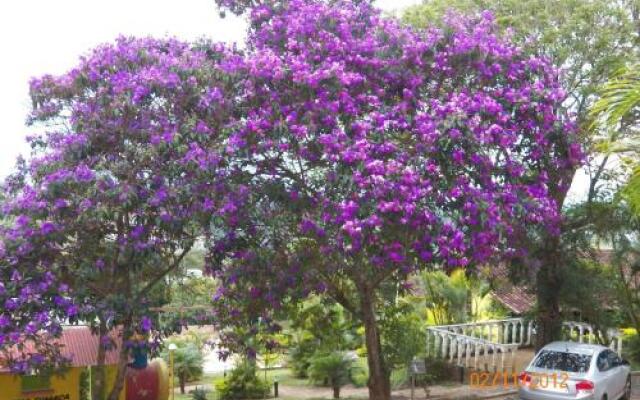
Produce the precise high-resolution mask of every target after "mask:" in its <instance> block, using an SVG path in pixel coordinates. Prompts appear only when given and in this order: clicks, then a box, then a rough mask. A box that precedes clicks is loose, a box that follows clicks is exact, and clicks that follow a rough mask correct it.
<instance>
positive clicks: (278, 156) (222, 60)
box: [0, 0, 579, 400]
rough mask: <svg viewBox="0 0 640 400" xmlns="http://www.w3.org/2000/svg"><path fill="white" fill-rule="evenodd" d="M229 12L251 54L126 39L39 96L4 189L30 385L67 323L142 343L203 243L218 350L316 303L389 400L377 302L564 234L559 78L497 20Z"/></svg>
mask: <svg viewBox="0 0 640 400" xmlns="http://www.w3.org/2000/svg"><path fill="white" fill-rule="evenodd" d="M223 3H224V4H222V6H223V7H226V8H228V9H230V10H231V11H232V12H236V13H241V12H245V11H248V14H249V18H250V21H251V28H250V31H249V39H248V43H247V46H246V51H245V52H244V53H238V52H235V51H229V50H225V49H224V48H223V47H221V46H212V45H207V44H200V45H196V46H191V45H187V44H184V43H180V42H178V41H175V40H152V39H142V40H133V39H119V40H118V41H117V42H116V43H115V44H114V45H106V46H102V47H100V48H98V49H96V50H95V51H94V52H93V53H91V54H90V55H89V56H88V57H86V58H84V59H82V60H81V62H80V64H79V66H78V67H77V68H75V69H74V70H72V71H70V72H69V73H68V74H65V75H63V76H61V77H50V76H46V77H43V78H41V79H38V80H35V81H34V82H33V83H32V89H31V90H32V93H31V94H32V99H33V102H34V111H33V113H32V115H31V120H32V122H33V123H34V124H38V125H40V126H43V134H42V135H38V136H36V137H34V138H33V139H32V141H31V142H32V146H33V148H34V155H33V157H32V158H31V159H30V160H29V162H26V163H23V165H22V166H21V168H20V169H19V172H18V173H17V174H16V175H15V176H14V177H12V178H11V179H9V180H8V181H7V183H6V185H5V186H6V190H7V199H6V200H5V201H4V202H3V211H4V213H5V214H7V215H8V216H9V223H8V224H6V226H5V227H3V228H2V231H1V232H0V234H1V235H0V237H1V238H2V240H1V241H0V243H1V247H0V251H1V252H2V257H0V274H2V275H1V276H2V284H3V286H2V287H0V302H2V303H3V304H4V310H5V311H4V312H2V313H1V314H0V334H1V335H2V336H0V340H1V342H0V350H2V351H4V352H5V353H7V354H8V353H10V349H12V348H13V346H14V345H18V346H22V345H23V344H24V343H35V344H36V348H37V349H38V350H37V351H36V352H35V353H34V354H32V355H29V354H27V353H24V352H23V353H22V354H27V355H25V356H24V357H23V358H22V359H20V360H16V362H15V363H13V365H14V367H15V368H17V369H22V370H24V369H26V368H29V367H32V366H35V367H38V366H42V365H43V364H44V363H45V362H47V363H50V362H51V361H53V363H54V365H56V363H62V362H64V360H59V359H58V360H56V357H55V354H56V352H57V349H56V348H47V346H49V344H50V343H51V341H49V340H47V339H48V338H49V337H55V336H56V335H58V334H59V333H60V324H61V322H62V321H64V320H65V319H71V320H77V319H81V320H85V321H89V322H92V323H93V321H96V322H95V323H96V329H97V330H98V331H99V333H100V334H101V335H103V337H104V335H105V334H106V332H107V331H108V330H109V329H110V328H111V327H114V326H121V327H122V329H123V336H124V338H125V340H126V339H128V338H129V336H131V335H132V334H133V333H135V332H137V333H148V332H149V331H152V330H153V326H152V324H151V320H150V319H149V318H148V301H149V295H150V292H151V291H152V289H153V288H154V287H155V286H156V285H157V284H158V283H159V282H161V281H162V280H163V279H164V277H165V276H166V275H167V274H169V273H171V272H172V271H173V270H175V268H176V267H177V265H178V263H179V262H180V260H181V259H182V257H184V256H185V254H187V252H188V251H189V249H190V248H191V246H192V245H193V243H194V241H195V240H197V238H199V237H203V238H204V239H205V242H206V244H207V246H208V255H207V258H206V264H207V268H208V271H209V272H210V273H212V274H213V275H214V276H216V277H217V278H218V279H219V280H220V282H221V288H220V290H219V292H218V293H217V294H216V295H215V297H214V300H215V301H214V307H215V308H216V311H217V314H216V318H217V323H218V324H219V325H220V327H221V328H222V329H223V330H224V331H223V338H225V339H227V343H228V344H229V348H231V349H234V347H233V346H232V344H233V343H234V342H235V343H236V344H239V345H240V347H237V348H241V347H242V348H243V350H245V351H248V352H249V353H250V354H251V352H252V351H255V348H254V347H252V345H251V342H252V341H250V340H246V336H255V333H257V332H261V333H266V335H263V336H265V337H266V336H268V333H269V332H271V331H272V330H276V329H277V328H278V327H277V324H276V323H275V322H274V321H275V320H276V319H275V318H276V317H278V314H279V313H280V312H283V311H285V310H286V307H288V306H290V305H292V304H295V303H296V302H297V301H299V300H301V299H304V298H305V297H307V296H308V295H310V294H312V293H316V294H321V295H324V296H329V297H331V298H332V299H334V300H335V301H336V302H338V303H340V304H341V305H342V306H343V307H344V308H345V309H346V310H348V311H350V312H351V313H352V314H353V316H354V317H356V318H358V319H359V320H360V321H362V323H363V325H364V327H365V336H366V347H367V357H368V364H369V376H370V377H369V391H370V398H372V399H388V398H389V397H390V385H389V374H390V370H391V368H390V366H389V365H388V362H387V360H386V359H385V355H384V354H383V352H382V347H381V330H380V326H379V324H378V318H379V315H380V312H381V308H382V307H383V305H384V301H385V297H384V296H383V292H384V291H385V290H386V289H387V288H389V287H391V288H394V289H395V290H396V291H398V290H402V287H403V286H402V285H403V284H404V283H405V281H406V278H407V277H408V276H409V275H410V274H411V273H413V272H415V271H417V270H420V269H425V268H433V267H435V266H439V267H441V268H444V269H448V268H454V267H473V266H477V265H480V264H484V263H489V262H493V261H495V260H498V259H499V258H502V257H510V256H513V255H518V253H519V248H518V247H517V244H518V241H517V240H512V239H517V238H518V237H519V236H520V233H521V232H522V231H523V230H532V229H544V230H548V231H550V232H554V231H555V230H556V228H557V219H558V215H557V209H558V208H557V206H556V204H555V202H554V199H553V198H552V196H550V194H549V189H550V188H549V187H548V182H549V176H548V173H547V171H545V168H548V166H551V168H557V169H558V170H561V169H563V168H566V167H568V166H571V165H573V164H575V163H577V161H578V157H579V154H577V153H578V152H577V149H576V146H575V145H574V141H575V137H574V133H573V130H572V128H571V123H570V121H564V120H561V119H560V118H559V117H558V115H559V114H557V113H556V110H557V109H558V107H559V101H560V99H561V98H562V97H563V94H562V90H561V88H560V87H559V83H558V79H557V75H556V71H555V69H554V68H552V66H550V65H549V63H548V62H547V61H546V60H544V59H541V58H536V57H529V56H525V55H523V53H522V52H521V51H520V49H518V48H517V47H515V46H513V45H512V44H511V43H510V41H509V40H508V39H506V38H503V37H500V35H498V34H497V33H496V29H495V27H494V23H493V18H492V16H491V15H490V14H489V13H484V14H482V15H481V16H479V17H478V18H476V19H472V20H468V19H463V18H456V17H450V18H449V19H448V20H447V21H446V23H445V28H444V29H441V30H438V29H428V30H413V29H410V28H405V27H401V26H400V25H398V24H397V23H396V22H395V21H393V20H390V19H386V18H384V17H382V16H381V15H380V13H379V12H378V11H377V10H376V9H374V8H373V7H372V5H371V4H370V3H368V2H351V1H336V2H323V1H320V0H291V1H286V2H273V3H271V2H261V3H259V4H257V3H253V2H235V1H225V2H223ZM383 289H385V290H383ZM258 321H259V323H258ZM229 327H237V328H238V329H235V330H228V329H227V328H229ZM45 332H46V334H45ZM253 343H254V344H255V341H253ZM270 345H272V344H270ZM37 346H40V347H37ZM129 349H130V346H124V348H123V351H122V353H121V358H120V365H119V371H118V380H117V381H116V385H115V387H113V388H111V390H110V394H109V399H110V400H114V399H115V398H116V397H117V395H118V393H119V392H120V390H121V388H122V381H123V378H124V371H125V365H126V361H127V357H128V355H129Z"/></svg>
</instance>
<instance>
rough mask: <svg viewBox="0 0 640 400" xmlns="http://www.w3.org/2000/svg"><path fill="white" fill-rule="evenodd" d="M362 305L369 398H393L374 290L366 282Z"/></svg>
mask: <svg viewBox="0 0 640 400" xmlns="http://www.w3.org/2000/svg"><path fill="white" fill-rule="evenodd" d="M360 302H361V304H360V306H361V310H362V322H363V324H364V330H365V343H366V347H367V364H368V366H369V381H368V382H367V386H368V387H369V399H370V400H389V399H391V383H390V381H389V373H388V371H387V368H386V367H385V363H384V357H383V354H382V346H381V344H380V343H381V342H380V333H379V331H378V324H377V322H376V313H375V299H374V295H373V290H372V289H370V288H369V287H368V286H367V285H366V284H363V285H362V286H361V287H360Z"/></svg>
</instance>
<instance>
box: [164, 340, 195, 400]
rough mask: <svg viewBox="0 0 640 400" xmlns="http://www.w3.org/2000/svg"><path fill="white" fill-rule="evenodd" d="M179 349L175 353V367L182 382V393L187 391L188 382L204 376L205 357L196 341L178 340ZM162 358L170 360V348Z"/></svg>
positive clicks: (180, 382)
mask: <svg viewBox="0 0 640 400" xmlns="http://www.w3.org/2000/svg"><path fill="white" fill-rule="evenodd" d="M176 345H177V349H176V350H174V354H173V365H174V367H173V369H174V371H175V374H176V376H177V377H178V382H179V384H180V393H182V394H184V393H185V385H186V384H187V382H190V381H194V380H196V379H199V378H200V377H202V371H203V364H204V359H203V357H202V353H201V352H200V349H198V347H197V346H196V344H195V343H188V342H187V343H185V342H176ZM162 358H164V359H165V361H167V362H169V350H165V351H163V353H162Z"/></svg>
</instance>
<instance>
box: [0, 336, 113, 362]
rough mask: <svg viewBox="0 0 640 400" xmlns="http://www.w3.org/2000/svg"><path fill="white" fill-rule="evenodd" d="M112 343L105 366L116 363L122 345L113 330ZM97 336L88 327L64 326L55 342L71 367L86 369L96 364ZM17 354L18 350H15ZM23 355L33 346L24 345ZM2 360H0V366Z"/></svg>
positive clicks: (30, 350)
mask: <svg viewBox="0 0 640 400" xmlns="http://www.w3.org/2000/svg"><path fill="white" fill-rule="evenodd" d="M109 336H110V337H111V339H112V342H113V343H114V344H115V345H114V346H113V347H112V348H111V349H109V350H107V352H106V354H105V364H106V365H112V364H116V363H117V362H118V355H119V349H120V346H121V345H122V338H121V337H120V336H119V334H118V331H116V330H113V331H111V332H110V333H109ZM99 340H100V339H99V336H98V335H94V334H93V333H92V332H91V329H90V328H89V327H88V326H83V325H79V326H65V327H64V329H63V330H62V336H61V337H60V338H59V339H56V340H55V342H56V343H59V344H61V345H62V346H63V347H62V355H63V356H65V357H67V358H70V359H71V366H72V367H87V366H94V365H97V364H98V344H99ZM15 352H16V353H17V352H18V350H17V349H15ZM23 352H24V353H22V354H25V353H27V354H28V353H29V352H33V345H32V344H31V343H25V349H24V350H23ZM1 364H2V360H0V365H1ZM7 370H8V369H7V368H2V367H0V372H6V371H7Z"/></svg>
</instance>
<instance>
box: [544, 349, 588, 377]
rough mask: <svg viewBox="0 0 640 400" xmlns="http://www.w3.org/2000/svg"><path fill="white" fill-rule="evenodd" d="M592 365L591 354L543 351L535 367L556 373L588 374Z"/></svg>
mask: <svg viewBox="0 0 640 400" xmlns="http://www.w3.org/2000/svg"><path fill="white" fill-rule="evenodd" d="M590 364H591V354H578V353H565V352H561V351H553V350H542V351H541V352H540V354H539V355H538V358H536V361H535V362H534V363H533V366H534V367H537V368H544V369H551V370H556V371H565V372H587V371H588V370H589V365H590Z"/></svg>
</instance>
